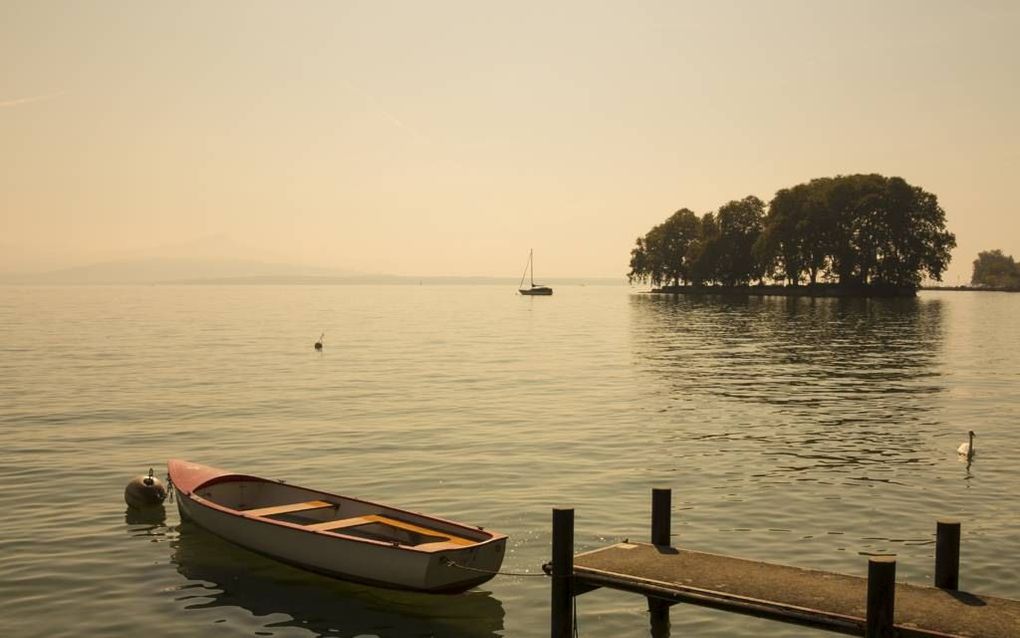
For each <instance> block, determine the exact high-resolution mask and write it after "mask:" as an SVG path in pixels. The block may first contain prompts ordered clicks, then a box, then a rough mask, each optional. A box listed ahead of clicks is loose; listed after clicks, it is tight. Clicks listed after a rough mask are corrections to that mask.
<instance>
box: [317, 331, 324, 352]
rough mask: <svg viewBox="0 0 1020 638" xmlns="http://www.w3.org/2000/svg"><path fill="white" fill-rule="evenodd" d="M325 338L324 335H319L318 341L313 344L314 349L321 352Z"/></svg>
mask: <svg viewBox="0 0 1020 638" xmlns="http://www.w3.org/2000/svg"><path fill="white" fill-rule="evenodd" d="M325 337H326V333H325V332H324V333H322V334H321V335H319V340H318V341H316V342H315V349H316V350H322V340H323V339H324V338H325Z"/></svg>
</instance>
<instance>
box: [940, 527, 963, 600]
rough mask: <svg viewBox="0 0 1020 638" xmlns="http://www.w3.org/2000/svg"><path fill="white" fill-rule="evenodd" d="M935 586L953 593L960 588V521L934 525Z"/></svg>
mask: <svg viewBox="0 0 1020 638" xmlns="http://www.w3.org/2000/svg"><path fill="white" fill-rule="evenodd" d="M935 586H936V587H938V588H940V589H949V590H953V591H956V590H957V589H959V587H960V521H951V520H945V519H942V520H939V521H938V522H937V523H936V527H935Z"/></svg>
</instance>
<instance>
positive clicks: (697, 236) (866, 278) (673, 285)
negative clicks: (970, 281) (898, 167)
mask: <svg viewBox="0 0 1020 638" xmlns="http://www.w3.org/2000/svg"><path fill="white" fill-rule="evenodd" d="M945 219H946V215H945V211H943V210H942V207H941V206H939V203H938V199H937V198H936V197H935V195H933V194H931V193H928V192H926V191H924V190H923V189H921V188H918V187H916V186H912V185H910V184H908V183H907V182H906V181H904V180H903V179H902V178H899V177H885V176H882V175H877V174H871V175H840V176H837V177H823V178H818V179H813V180H811V181H810V182H807V183H805V184H798V185H797V186H793V187H791V188H784V189H782V190H780V191H779V192H777V193H776V194H775V197H773V198H772V201H771V202H769V203H768V204H767V205H766V204H765V202H763V201H762V200H760V199H758V198H757V197H754V196H748V197H745V198H744V199H741V200H734V201H731V202H729V203H727V204H725V205H723V206H721V207H720V208H719V210H718V211H715V212H708V213H705V214H704V215H702V216H700V217H699V216H698V215H697V214H696V213H694V212H693V211H691V210H689V209H687V208H682V209H680V210H678V211H677V212H675V213H673V215H671V216H670V217H669V218H668V219H666V220H665V221H664V222H663V223H661V224H659V225H657V226H655V227H654V228H652V229H651V230H650V231H648V233H647V234H646V235H645V236H644V237H639V238H638V239H637V244H636V246H635V247H634V249H633V250H632V251H631V258H630V273H629V274H628V279H629V280H630V281H631V282H635V281H637V282H641V283H645V282H648V283H650V284H651V285H652V286H655V287H657V290H658V291H661V292H698V291H703V292H719V291H727V290H741V289H745V287H750V286H752V284H754V285H755V288H756V289H757V288H758V287H764V286H766V285H767V284H771V285H768V289H769V292H770V293H776V294H803V293H807V294H854V295H890V294H893V295H913V294H915V293H916V291H917V289H918V288H919V287H920V285H921V281H922V280H923V279H924V278H926V277H927V278H930V279H934V280H936V281H941V278H942V273H943V272H944V271H945V269H946V267H947V266H948V265H949V259H950V251H951V250H952V249H953V248H954V247H955V246H956V238H955V236H954V235H953V234H952V233H950V232H949V231H947V230H946V228H945ZM802 284H807V286H802ZM747 289H749V288H747Z"/></svg>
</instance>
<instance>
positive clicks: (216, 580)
mask: <svg viewBox="0 0 1020 638" xmlns="http://www.w3.org/2000/svg"><path fill="white" fill-rule="evenodd" d="M177 529H178V532H179V534H178V535H177V538H176V540H174V541H172V546H173V552H172V555H171V560H172V561H173V563H174V564H175V565H176V566H177V571H178V572H179V573H180V574H182V575H183V576H184V577H185V578H187V579H188V580H190V581H194V582H193V583H192V584H189V585H186V586H184V587H182V588H181V589H180V591H179V595H178V601H180V602H181V603H183V606H184V609H186V610H208V609H214V608H229V607H234V608H240V609H243V610H246V611H247V612H249V613H250V614H251V615H252V616H253V622H257V623H259V624H261V625H262V626H263V627H266V628H272V629H280V628H283V627H297V628H301V629H304V630H307V631H310V632H312V633H313V634H315V635H319V634H326V633H328V634H329V635H336V636H360V635H366V634H367V635H372V636H385V637H390V636H392V637H394V638H396V637H398V636H400V637H403V636H432V635H435V636H466V637H474V636H498V635H500V633H499V632H501V631H502V630H503V615H504V612H503V605H502V603H501V602H500V601H499V600H497V599H495V598H493V597H492V595H491V594H490V593H488V592H483V591H469V592H466V593H463V594H457V595H441V594H422V593H416V592H406V591H397V590H389V589H380V588H375V587H369V586H364V585H358V584H354V583H348V582H345V581H340V580H336V579H332V578H326V577H324V576H319V575H317V574H313V573H310V572H306V571H304V570H299V569H295V568H292V567H289V566H287V565H283V564H281V563H279V562H277V561H275V560H271V559H268V558H265V557H263V556H260V555H258V554H255V553H253V552H250V551H248V550H246V549H243V548H240V547H237V546H236V545H233V544H232V543H228V542H226V541H224V540H223V539H221V538H219V537H217V536H215V535H214V534H211V533H210V532H207V531H206V530H204V529H202V528H201V527H199V526H197V525H195V524H194V523H191V522H189V521H182V522H181V524H180V526H179V527H178V528H177ZM217 622H222V620H217ZM227 622H230V621H229V620H228V621H227ZM249 622H250V621H249Z"/></svg>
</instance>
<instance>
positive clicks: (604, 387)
mask: <svg viewBox="0 0 1020 638" xmlns="http://www.w3.org/2000/svg"><path fill="white" fill-rule="evenodd" d="M1018 319H1020V295H1007V294H1001V293H985V294H981V293H968V292H922V293H921V294H920V296H919V297H918V298H917V299H909V300H870V301H869V300H837V299H818V300H811V299H787V298H750V299H739V298H735V299H723V298H683V297H680V298H673V297H666V296H653V295H646V294H637V293H636V292H635V291H634V290H632V289H630V288H627V287H624V286H619V287H610V286H606V287H594V286H589V287H583V286H574V287H558V288H557V289H556V294H555V295H554V296H552V297H547V298H527V297H520V296H516V295H515V294H514V291H513V289H507V288H504V287H497V286H477V287H471V286H422V287H418V286H391V287H369V286H364V287H362V286H324V287H306V286H294V287H286V286H280V287H270V286H267V287H254V286H253V287H247V286H234V287H211V286H210V287H205V286H192V287H185V286H182V287H170V286H149V287H141V286H139V287H68V288H62V287H40V288H30V287H6V288H0V460H2V462H0V504H2V511H3V525H2V530H3V533H2V535H0V567H2V568H0V601H2V612H0V628H2V629H3V633H4V634H5V635H9V636H86V635H88V636H99V635H103V636H107V635H109V636H113V635H136V634H139V633H141V632H144V633H145V634H146V635H148V636H199V635H213V634H214V633H215V635H217V636H252V635H258V636H311V635H330V636H344V637H354V636H386V637H394V636H453V637H458V636H472V637H474V636H514V637H516V636H524V637H529V636H547V635H548V632H549V610H548V598H549V583H548V581H547V580H546V579H544V578H542V577H540V576H500V577H497V578H496V579H494V580H492V581H490V582H489V583H486V584H485V585H483V586H482V587H480V588H479V589H477V590H474V591H472V592H469V593H467V594H465V595H459V596H434V595H424V594H413V593H399V592H392V591H387V590H381V589H375V588H371V587H364V586H359V585H352V584H347V583H343V582H339V581H334V580H330V579H327V578H323V577H319V576H315V575H311V574H307V573H304V572H302V571H300V570H296V569H293V568H290V567H287V566H283V565H280V564H277V563H275V562H274V561H271V560H269V559H265V558H262V557H258V556H255V555H253V554H250V553H248V552H247V551H245V550H241V549H238V548H236V547H233V546H231V545H229V544H227V543H225V542H224V541H221V540H219V539H217V538H215V537H213V536H211V535H209V534H208V533H206V532H204V531H203V530H201V529H197V528H195V527H194V526H193V525H188V524H183V525H182V524H181V523H180V518H179V515H178V513H177V510H176V506H173V505H168V506H167V508H166V515H165V518H163V517H159V516H157V517H155V518H148V519H141V520H139V519H138V518H136V517H135V516H133V515H132V514H131V513H129V512H127V511H126V507H125V505H124V502H123V489H124V486H125V485H126V483H127V482H128V481H129V480H130V479H131V478H132V477H133V476H136V475H139V474H142V473H144V472H145V471H147V470H148V468H149V467H154V468H155V469H156V471H157V472H158V475H159V476H161V477H162V476H164V475H165V472H166V469H165V461H166V459H167V458H171V457H180V458H186V459H190V460H194V461H197V462H201V463H206V464H210V465H215V466H219V467H223V468H227V469H234V470H238V471H244V472H247V473H252V474H257V475H263V476H268V477H273V478H280V479H286V480H288V481H289V482H292V483H297V484H302V485H309V486H312V487H318V488H322V489H325V490H329V491H335V492H341V493H345V494H350V495H354V496H359V497H362V498H367V499H370V500H377V501H382V502H386V503H391V504H394V505H399V506H404V507H406V508H408V509H415V510H420V511H424V512H428V513H432V514H437V515H440V516H444V517H448V518H453V519H457V520H463V521H465V522H469V523H475V524H480V525H485V526H486V527H488V528H492V529H497V530H500V531H502V532H505V533H507V534H509V535H510V541H509V545H508V553H507V557H506V561H505V562H504V569H507V570H512V571H515V572H528V573H531V574H538V573H540V565H541V564H542V563H543V562H545V561H546V560H548V558H549V555H550V549H549V548H550V535H551V529H550V528H551V524H550V518H551V509H552V508H553V507H574V508H575V516H576V525H577V529H576V546H577V550H578V551H582V550H585V549H591V548H595V547H598V546H601V545H605V544H608V543H612V542H616V541H619V540H622V539H624V538H630V539H638V540H647V539H648V533H649V532H648V530H649V507H650V491H651V488H652V487H658V486H664V487H672V489H673V502H674V513H673V531H674V544H677V545H682V546H684V547H689V548H692V549H699V550H704V551H710V552H718V553H732V554H736V555H740V556H745V557H749V558H755V559H761V560H768V561H775V562H782V563H789V564H794V565H798V566H802V567H809V568H816V569H826V570H835V571H841V572H847V573H852V574H860V575H863V574H864V573H865V572H866V565H867V558H866V556H863V555H862V554H866V553H869V552H892V553H895V554H897V556H898V565H897V570H898V577H899V579H900V580H903V581H908V582H915V583H922V584H924V583H930V582H931V574H932V565H933V555H934V530H935V520H936V518H938V517H943V516H952V517H957V518H960V519H961V520H962V522H963V546H962V575H961V587H962V588H964V589H969V590H973V591H978V592H982V593H987V594H995V595H999V596H1005V597H1012V598H1020V582H1018V578H1017V576H1016V574H1017V572H1018V571H1020V513H1018V512H1020V499H1018V497H1017V493H1018V492H1020V474H1018V468H1020V428H1018V427H1017V426H1018V420H1020V320H1018ZM322 331H325V333H326V338H325V348H324V350H323V352H321V353H318V352H315V351H314V350H313V349H312V343H313V342H314V341H315V340H316V338H318V336H319V334H320V332H322ZM969 429H973V430H975V431H976V433H977V439H976V442H975V447H976V449H977V451H978V452H977V456H976V458H975V459H974V462H973V463H972V464H971V465H970V467H968V466H967V464H966V463H964V462H961V460H960V459H959V458H958V457H957V454H956V448H957V446H958V445H959V444H960V443H961V442H962V441H964V440H965V439H966V433H967V430H969ZM645 609H646V608H645V603H644V599H642V598H640V597H637V596H633V595H630V594H626V593H622V592H613V591H604V590H603V591H596V592H593V593H590V594H586V595H584V596H583V597H581V598H579V599H578V600H577V616H578V623H579V627H580V630H579V634H580V635H581V636H598V637H610V636H613V637H616V636H647V635H648V631H649V630H648V619H647V613H646V611H645ZM672 619H673V627H674V635H677V636H680V635H685V636H720V637H721V636H736V635H752V634H753V635H756V636H806V635H816V634H817V635H828V634H821V633H820V632H813V631H812V630H808V629H805V628H802V627H795V626H789V625H783V624H779V623H774V622H770V621H765V620H758V619H753V618H745V617H741V616H736V615H729V614H725V613H722V612H716V611H712V610H706V609H701V608H698V607H691V606H683V605H681V606H677V607H674V608H673V611H672Z"/></svg>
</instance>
